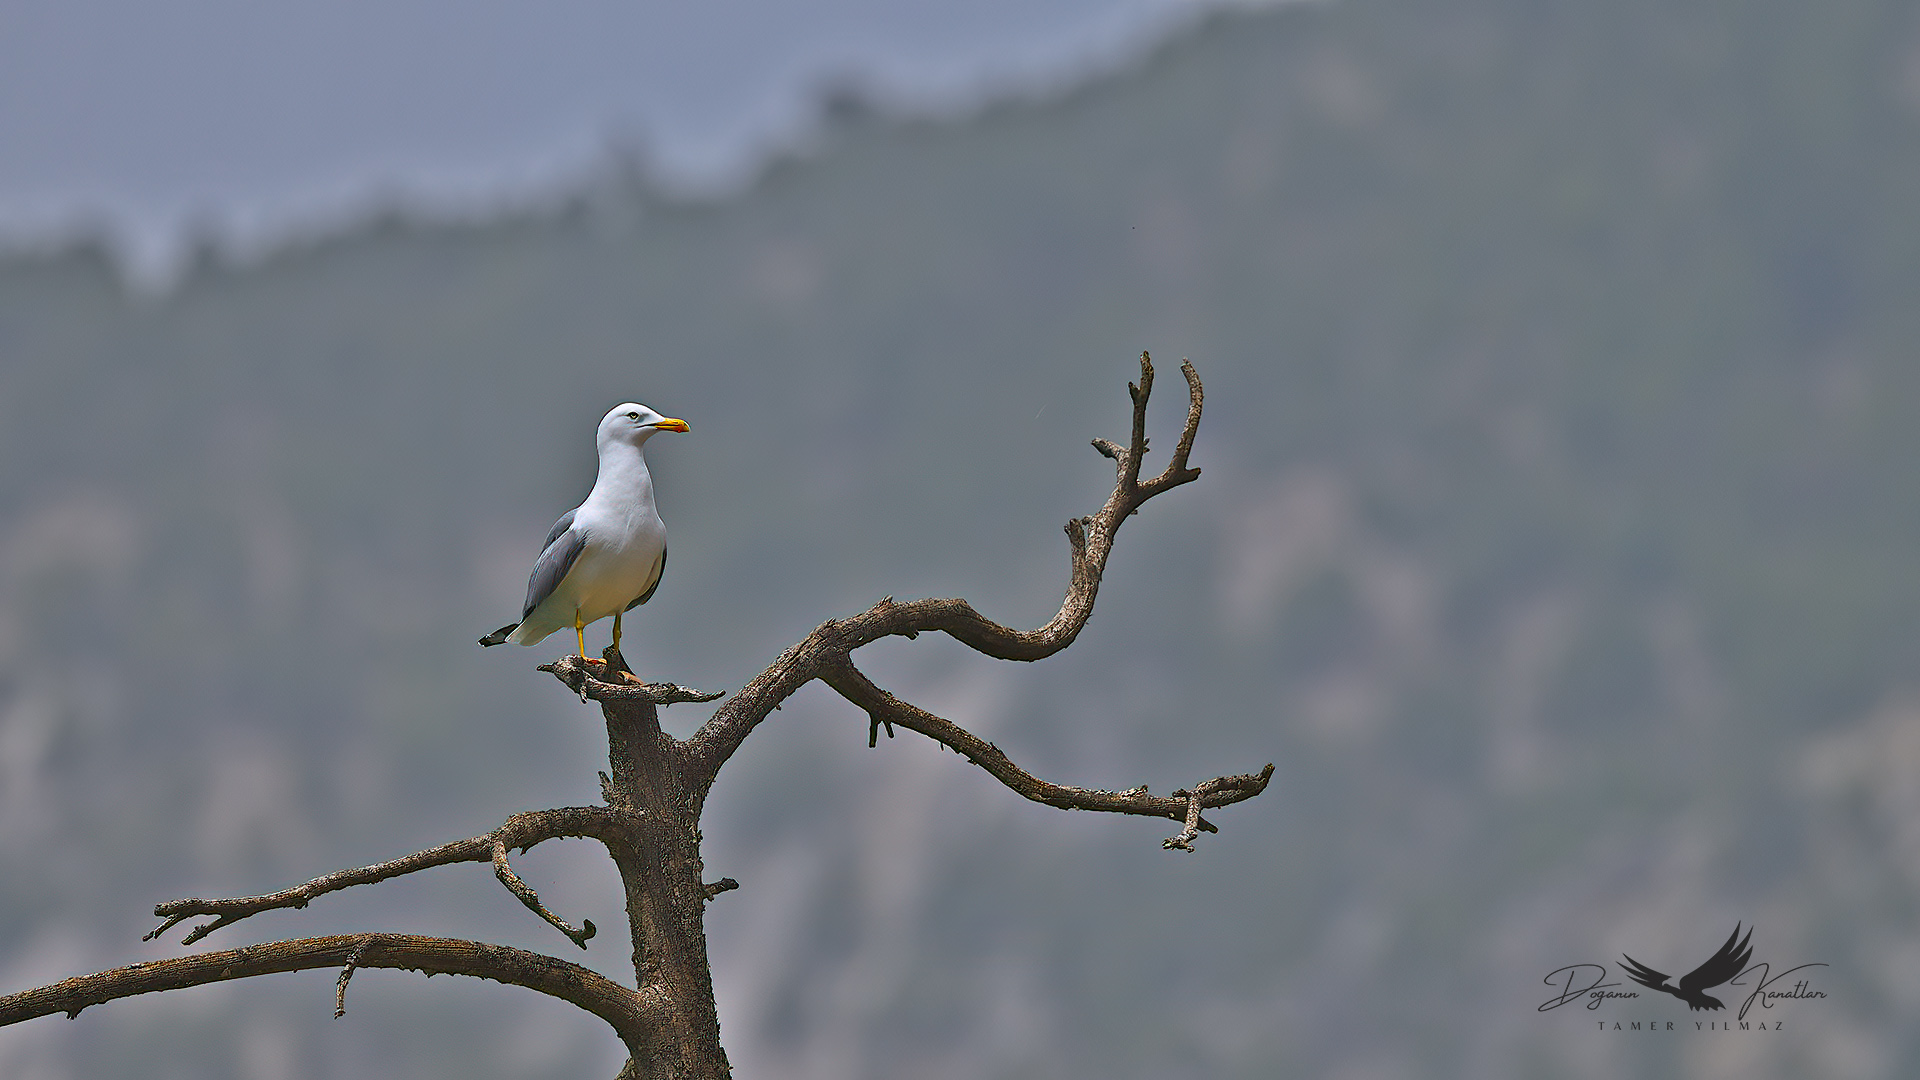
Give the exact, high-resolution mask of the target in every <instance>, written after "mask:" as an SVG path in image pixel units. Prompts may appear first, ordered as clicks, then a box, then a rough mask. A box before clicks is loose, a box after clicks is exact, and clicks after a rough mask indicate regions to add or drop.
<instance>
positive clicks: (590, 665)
mask: <svg viewBox="0 0 1920 1080" xmlns="http://www.w3.org/2000/svg"><path fill="white" fill-rule="evenodd" d="M607 654H608V655H607V658H606V659H605V660H593V659H588V658H584V657H579V656H563V657H561V658H560V659H558V660H555V661H554V662H553V663H551V664H541V665H540V666H539V667H538V668H536V669H535V670H537V671H545V672H550V673H552V675H553V677H554V678H556V679H559V680H560V681H561V682H563V683H566V684H567V686H568V688H569V689H571V690H572V691H573V692H574V693H576V694H579V695H580V700H582V701H599V702H610V701H624V702H634V703H638V702H645V703H647V704H650V705H678V704H681V703H683V702H689V701H691V702H704V701H716V700H718V699H719V698H721V697H724V696H725V695H726V691H724V690H719V691H715V692H713V693H704V692H702V691H699V690H694V689H692V688H690V687H685V686H676V685H674V684H673V683H650V682H642V681H640V680H639V679H638V678H636V677H634V675H633V673H632V672H630V671H628V670H627V669H626V663H625V661H623V660H621V659H620V654H618V653H616V652H614V651H613V650H612V649H611V648H609V649H608V650H607ZM596 668H598V669H599V672H600V674H598V675H596V674H594V669H596ZM615 680H618V681H615Z"/></svg>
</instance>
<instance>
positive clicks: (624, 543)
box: [480, 401, 687, 658]
mask: <svg viewBox="0 0 1920 1080" xmlns="http://www.w3.org/2000/svg"><path fill="white" fill-rule="evenodd" d="M685 430H687V422H686V421H685V420H676V419H674V418H673V417H671V416H662V415H660V414H659V413H657V412H654V411H653V410H652V409H649V408H647V407H646V406H645V405H640V404H636V403H634V402H631V401H629V402H627V403H626V404H624V405H616V406H614V407H613V409H612V411H610V412H608V413H607V415H606V416H605V417H602V418H601V420H600V430H599V432H598V433H597V434H596V435H595V441H596V442H597V444H598V445H599V448H600V474H599V475H598V476H596V477H595V478H594V481H593V490H592V491H590V492H588V493H587V501H586V502H583V503H581V504H580V505H579V506H576V507H574V508H573V509H571V510H569V511H567V512H566V513H565V514H562V515H560V520H559V521H556V522H554V523H553V531H552V532H550V533H548V534H547V542H546V544H545V545H544V546H543V547H542V548H541V551H540V557H539V558H537V559H535V560H534V561H533V574H532V576H530V577H529V578H528V579H527V603H526V606H525V607H524V608H523V609H521V612H520V621H519V622H517V623H508V624H507V625H505V626H503V627H501V628H500V629H498V630H495V631H494V632H493V633H491V634H488V635H487V636H486V637H483V638H481V639H480V644H482V645H487V646H492V645H498V644H500V643H501V642H505V641H511V642H513V643H514V644H515V645H537V644H539V643H540V641H541V640H542V639H543V638H545V637H546V636H547V635H548V634H551V633H553V632H554V631H555V630H559V629H561V628H562V627H566V626H571V627H573V632H574V635H575V637H576V638H577V639H578V640H579V644H580V655H581V657H583V658H584V657H585V656H586V655H587V630H586V627H587V624H588V623H590V622H593V621H595V620H597V619H604V618H606V617H607V616H609V615H611V616H613V648H614V651H615V652H618V651H619V649H620V615H621V613H622V612H627V611H632V610H633V609H634V608H636V607H639V606H640V605H641V604H644V603H646V602H647V601H648V600H650V599H652V598H653V592H654V590H655V589H658V588H659V587H660V572H661V571H662V570H665V569H666V566H667V527H666V525H664V524H662V523H661V521H660V513H659V511H658V510H655V509H654V506H653V477H651V476H649V475H648V474H647V459H646V458H645V457H644V456H643V455H642V454H641V452H640V450H641V447H643V446H645V445H646V443H647V440H648V439H651V438H652V437H653V435H654V433H655V432H659V431H685Z"/></svg>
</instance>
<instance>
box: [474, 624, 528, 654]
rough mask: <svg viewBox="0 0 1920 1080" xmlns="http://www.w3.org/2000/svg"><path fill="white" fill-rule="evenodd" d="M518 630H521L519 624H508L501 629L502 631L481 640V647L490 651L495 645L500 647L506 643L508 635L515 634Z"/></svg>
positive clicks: (499, 630) (496, 631)
mask: <svg viewBox="0 0 1920 1080" xmlns="http://www.w3.org/2000/svg"><path fill="white" fill-rule="evenodd" d="M518 629H520V624H519V623H508V624H507V625H505V626H503V627H501V628H500V629H498V630H495V631H494V632H493V633H491V634H488V635H487V636H486V637H483V638H481V639H480V645H481V647H483V648H488V649H490V648H492V647H494V646H495V645H498V644H500V643H502V642H504V641H506V640H507V635H508V634H511V633H513V632H514V631H515V630H518Z"/></svg>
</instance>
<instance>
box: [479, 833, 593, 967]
mask: <svg viewBox="0 0 1920 1080" xmlns="http://www.w3.org/2000/svg"><path fill="white" fill-rule="evenodd" d="M493 876H494V877H497V878H499V879H500V884H502V885H505V886H506V887H507V891H508V892H510V893H512V894H513V895H514V896H516V897H518V898H519V900H520V902H521V903H522V904H525V905H526V906H527V910H528V911H531V912H533V913H534V914H535V915H538V916H540V917H541V918H542V919H545V920H547V922H548V923H551V924H552V925H553V928H554V929H556V930H558V931H560V932H561V933H563V934H565V935H567V939H568V940H569V941H571V942H573V943H574V944H575V945H578V946H580V947H581V948H582V949H584V948H586V947H587V941H588V940H589V939H590V938H592V937H593V935H594V934H595V933H597V932H598V931H596V930H595V929H594V926H593V920H592V919H582V920H580V925H579V926H577V927H576V926H574V925H573V924H572V923H569V922H567V921H566V920H565V919H562V918H561V917H560V916H558V915H555V914H554V913H553V912H551V911H548V910H547V908H546V905H544V904H542V903H541V902H540V896H539V894H537V893H535V892H534V891H533V889H532V888H530V887H529V886H528V885H527V883H526V882H524V881H521V880H520V875H519V874H516V873H514V872H513V867H512V866H509V865H508V864H507V845H506V842H505V841H504V840H499V839H496V840H494V842H493Z"/></svg>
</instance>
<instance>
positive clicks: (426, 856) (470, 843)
mask: <svg viewBox="0 0 1920 1080" xmlns="http://www.w3.org/2000/svg"><path fill="white" fill-rule="evenodd" d="M619 824H620V822H619V819H618V817H617V816H616V815H615V814H614V813H613V811H611V810H609V809H608V808H607V807H604V806H569V807H563V808H560V809H555V810H529V811H527V812H526V813H522V814H515V815H513V816H512V817H510V818H508V819H507V820H506V822H505V823H503V824H502V825H501V826H500V827H499V828H498V829H495V830H494V831H492V832H490V833H486V834H484V835H481V836H475V837H473V838H471V839H467V840H456V841H454V842H453V843H451V844H442V845H440V846H439V847H436V848H428V849H427V850H425V851H417V852H414V853H413V854H412V855H408V856H406V857H404V858H399V859H394V860H392V861H391V862H383V863H375V864H374V865H372V866H362V867H358V868H355V869H351V870H337V871H335V872H333V873H331V874H328V875H326V876H325V877H317V878H314V879H313V880H312V881H309V882H307V883H306V884H304V885H296V886H294V887H293V888H291V889H285V890H282V891H280V892H277V893H268V894H266V895H264V896H240V897H234V898H232V899H227V900H200V899H189V900H174V901H171V902H169V903H165V904H159V905H156V906H155V907H154V909H153V913H154V914H155V915H156V916H159V917H160V918H163V919H165V920H166V921H165V922H163V923H161V924H160V926H159V927H158V928H156V929H155V930H153V931H152V932H151V933H149V934H147V935H146V936H145V937H143V938H142V939H141V940H143V941H152V940H153V939H154V938H157V937H159V936H160V935H162V934H164V933H166V932H167V931H168V930H171V929H173V928H174V927H175V926H177V925H178V924H179V923H181V922H182V921H184V920H186V919H190V918H193V917H195V916H199V915H212V916H215V918H214V920H213V921H212V922H208V923H202V924H200V925H199V926H196V927H194V928H193V929H192V930H190V931H188V933H187V936H186V937H184V938H181V939H180V943H181V944H183V945H191V944H193V943H194V942H196V941H199V940H200V939H201V938H203V937H206V936H207V935H208V934H211V933H213V932H214V931H215V930H218V929H220V928H222V927H225V926H230V925H232V924H234V923H237V922H239V921H240V920H241V919H245V918H247V917H249V916H252V915H258V914H259V913H261V912H263V911H272V910H275V909H277V908H303V907H306V906H307V904H308V903H310V902H311V901H312V900H313V899H314V898H315V897H317V896H323V895H325V894H327V893H330V892H337V891H339V890H341V889H345V888H350V887H352V886H354V885H371V884H374V883H375V882H380V881H385V880H387V879H388V878H396V877H400V876H401V875H403V874H411V873H414V872H415V871H418V870H425V869H428V868H429V867H434V866H446V865H448V864H449V863H460V862H493V863H495V867H494V869H495V873H496V875H497V874H498V872H499V867H500V865H501V864H503V863H504V862H505V851H506V849H507V848H519V849H520V850H521V851H526V850H527V849H529V848H531V847H533V846H534V845H535V844H538V843H540V842H542V841H544V840H554V839H558V838H560V837H563V836H585V837H593V838H595V839H599V840H601V841H603V842H604V841H605V840H606V839H607V837H608V836H609V835H610V834H611V832H612V830H614V829H616V828H618V827H619ZM496 847H497V848H498V849H499V850H500V852H501V855H500V856H499V857H498V858H497V859H496V856H495V855H494V851H495V849H496ZM507 873H508V874H509V875H511V874H512V873H513V871H512V870H508V871H507ZM513 880H514V881H515V882H518V881H519V878H517V877H515V878H514V879H513ZM501 883H502V884H504V885H506V886H507V888H508V889H510V890H513V893H514V895H515V896H517V897H519V898H520V900H521V902H522V903H526V902H527V897H526V896H524V895H521V890H526V893H527V895H531V894H532V890H531V889H527V887H526V885H525V884H521V885H520V888H519V889H514V886H513V885H512V884H509V883H508V882H507V879H506V878H504V877H503V878H501ZM538 904H539V900H538V898H537V897H536V898H535V899H534V901H533V902H532V903H530V904H528V907H530V908H532V909H533V910H534V911H536V912H538V913H539V914H540V915H541V917H542V918H545V919H546V920H547V921H548V922H551V923H553V924H554V925H555V926H557V927H559V928H560V930H561V932H562V933H564V934H566V935H567V936H568V937H570V938H573V939H574V943H575V944H577V945H579V946H580V947H581V948H586V938H589V937H592V936H593V934H592V932H590V931H587V932H584V936H579V937H576V936H575V935H580V934H582V933H583V931H581V930H575V929H573V928H572V927H570V926H568V925H567V924H565V923H563V922H560V921H559V920H557V919H555V918H553V916H552V915H551V913H549V912H547V911H546V910H545V909H544V908H541V907H539V906H538Z"/></svg>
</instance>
